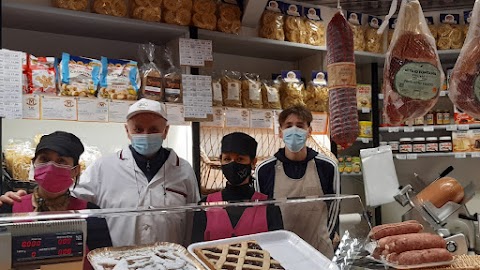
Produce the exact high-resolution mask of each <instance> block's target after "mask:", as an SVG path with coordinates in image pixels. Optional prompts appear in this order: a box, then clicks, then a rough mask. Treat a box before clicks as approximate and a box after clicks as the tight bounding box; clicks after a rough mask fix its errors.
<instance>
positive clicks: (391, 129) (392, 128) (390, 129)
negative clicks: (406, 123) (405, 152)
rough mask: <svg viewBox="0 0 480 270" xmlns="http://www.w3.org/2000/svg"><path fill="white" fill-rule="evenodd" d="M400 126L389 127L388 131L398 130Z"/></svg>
mask: <svg viewBox="0 0 480 270" xmlns="http://www.w3.org/2000/svg"><path fill="white" fill-rule="evenodd" d="M399 131H400V128H399V127H389V128H388V132H389V133H394V132H399Z"/></svg>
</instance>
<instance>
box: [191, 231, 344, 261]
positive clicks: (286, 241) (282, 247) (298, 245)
mask: <svg viewBox="0 0 480 270" xmlns="http://www.w3.org/2000/svg"><path fill="white" fill-rule="evenodd" d="M248 240H255V241H257V243H258V244H259V245H260V246H261V247H262V249H264V250H266V251H268V252H270V255H271V256H272V257H273V258H274V259H275V260H277V261H278V262H279V263H280V264H281V265H282V266H283V267H284V268H285V269H286V270H305V269H318V270H324V269H325V270H338V267H337V266H336V265H335V264H334V263H333V262H332V261H330V260H329V259H328V258H327V257H325V256H324V255H323V254H322V253H320V252H318V251H317V250H316V249H314V248H313V247H312V246H310V245H309V244H308V243H307V242H305V241H304V240H302V239H301V238H300V237H299V236H297V235H296V234H294V233H292V232H289V231H285V230H279V231H273V232H265V233H259V234H252V235H246V236H239V237H233V238H228V239H222V240H215V241H209V242H201V243H195V244H191V245H190V246H188V251H189V252H190V253H191V254H192V255H193V256H194V257H195V258H196V259H197V260H198V261H200V262H201V260H200V259H199V258H198V256H197V255H196V254H195V252H194V249H196V248H204V247H211V246H216V245H225V244H232V243H238V242H242V241H248ZM201 263H202V264H203V262H201ZM203 265H204V266H205V268H207V269H209V268H208V267H207V266H206V265H205V264H203Z"/></svg>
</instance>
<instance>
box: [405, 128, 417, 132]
mask: <svg viewBox="0 0 480 270" xmlns="http://www.w3.org/2000/svg"><path fill="white" fill-rule="evenodd" d="M414 131H415V128H414V127H404V128H403V132H414Z"/></svg>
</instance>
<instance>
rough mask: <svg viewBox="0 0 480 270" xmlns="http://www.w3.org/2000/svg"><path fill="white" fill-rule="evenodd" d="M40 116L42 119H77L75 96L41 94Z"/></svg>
mask: <svg viewBox="0 0 480 270" xmlns="http://www.w3.org/2000/svg"><path fill="white" fill-rule="evenodd" d="M41 103H42V106H41V112H42V113H41V118H42V119H43V120H67V121H76V120H77V100H76V99H75V97H55V96H42V101H41Z"/></svg>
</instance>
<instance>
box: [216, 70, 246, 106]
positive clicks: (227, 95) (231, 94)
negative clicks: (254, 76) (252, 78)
mask: <svg viewBox="0 0 480 270" xmlns="http://www.w3.org/2000/svg"><path fill="white" fill-rule="evenodd" d="M241 79H242V73H240V72H238V71H229V70H224V71H223V73H222V80H221V82H222V98H223V105H225V106H228V107H242V81H241Z"/></svg>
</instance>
